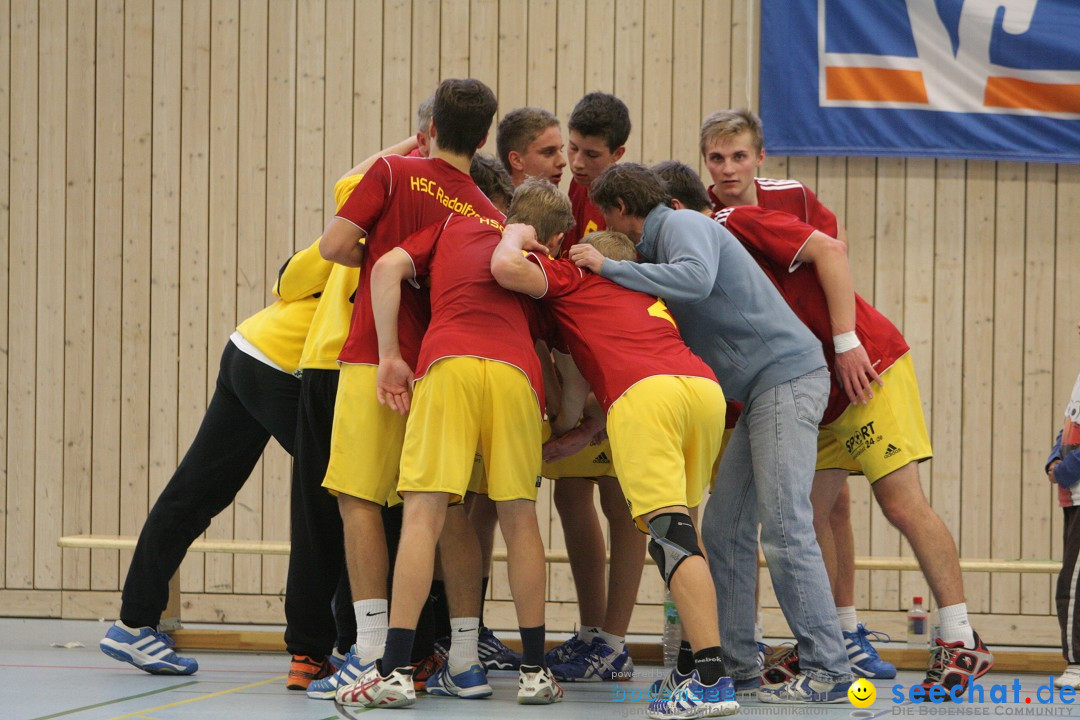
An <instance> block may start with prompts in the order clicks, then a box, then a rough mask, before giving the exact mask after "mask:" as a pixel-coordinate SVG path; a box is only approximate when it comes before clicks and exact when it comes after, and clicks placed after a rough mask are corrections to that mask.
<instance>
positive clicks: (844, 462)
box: [715, 205, 932, 482]
mask: <svg viewBox="0 0 1080 720" xmlns="http://www.w3.org/2000/svg"><path fill="white" fill-rule="evenodd" d="M715 219H716V221H717V222H719V223H720V224H721V225H724V226H725V227H726V228H727V229H728V230H729V231H730V232H731V233H732V234H733V235H734V236H735V237H737V238H738V239H739V241H740V242H742V244H743V246H744V247H746V249H747V250H748V251H749V252H750V254H751V255H752V256H753V257H754V259H755V260H757V262H758V264H759V265H760V266H761V267H762V269H763V270H764V271H765V274H766V275H768V276H769V278H770V279H771V280H772V281H773V283H774V284H775V285H776V287H777V289H779V290H780V294H781V295H783V296H784V299H785V300H787V302H788V305H790V306H791V309H792V310H794V311H795V314H796V315H798V316H799V319H800V320H802V321H803V323H805V324H806V326H807V327H808V328H810V331H811V332H813V333H814V335H815V336H817V338H818V339H819V340H821V345H822V349H823V350H824V352H825V361H826V363H827V364H828V366H829V370H830V372H833V368H834V365H835V362H836V353H835V350H834V349H833V344H832V324H831V322H830V320H829V307H828V304H827V302H826V300H825V291H824V290H823V289H822V287H821V283H820V281H819V280H818V276H817V272H816V271H815V269H814V267H813V266H812V264H804V263H800V262H799V261H798V260H796V259H795V258H796V256H797V255H798V254H799V251H800V250H802V248H803V246H804V245H805V244H806V241H807V240H808V239H809V238H810V235H811V234H812V233H813V232H814V228H813V227H811V226H810V225H808V224H806V223H804V222H801V221H799V220H798V218H796V217H794V216H792V215H790V214H788V213H784V212H776V211H773V210H766V209H764V208H761V207H757V206H754V205H744V206H740V207H732V208H727V209H725V210H722V211H720V212H718V213H716V215H715ZM855 334H856V335H857V336H858V338H859V341H860V342H861V343H862V345H863V347H864V348H865V349H866V354H867V356H868V357H869V359H870V363H871V364H872V365H873V367H874V369H875V370H877V372H878V374H880V375H881V377H882V380H883V381H884V387H878V388H874V397H873V399H872V400H870V402H869V403H868V404H867V405H851V404H850V402H849V400H848V397H847V394H846V393H845V392H844V390H843V388H842V387H840V384H839V383H838V382H837V381H836V374H835V372H833V383H832V388H831V389H830V392H829V404H828V406H827V407H826V408H825V413H824V415H823V416H822V420H821V429H822V433H821V435H820V437H819V438H818V469H819V470H822V469H828V468H840V469H846V470H849V471H851V472H862V473H863V474H864V475H866V477H867V479H868V480H869V481H870V482H874V481H876V480H878V479H879V478H881V477H884V476H885V475H888V474H889V473H891V472H893V471H894V470H898V469H899V468H901V467H903V466H904V465H907V464H908V463H910V462H912V461H916V460H925V459H926V458H929V457H931V455H932V451H931V449H930V440H929V437H928V435H927V432H926V423H925V421H924V419H923V414H922V403H921V400H920V398H919V388H918V383H917V382H916V380H915V372H914V369H913V367H912V364H911V358H910V356H909V355H908V349H909V348H908V345H907V343H906V342H905V341H904V336H903V335H901V334H900V331H899V330H897V329H896V326H894V325H893V324H892V323H891V322H889V320H888V318H886V317H885V316H884V315H882V314H881V313H880V312H878V311H877V309H875V308H874V306H872V305H871V304H870V303H868V302H866V301H865V300H864V299H863V298H862V297H861V296H859V295H858V294H856V295H855Z"/></svg>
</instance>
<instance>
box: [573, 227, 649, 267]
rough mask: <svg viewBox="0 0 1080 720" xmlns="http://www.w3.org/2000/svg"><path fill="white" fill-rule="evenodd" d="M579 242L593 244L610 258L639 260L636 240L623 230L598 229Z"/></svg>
mask: <svg viewBox="0 0 1080 720" xmlns="http://www.w3.org/2000/svg"><path fill="white" fill-rule="evenodd" d="M579 242H583V243H588V244H589V245H592V246H593V247H594V248H596V249H597V250H598V251H599V252H600V254H601V255H603V256H604V257H606V258H607V259H608V260H637V248H635V247H634V242H633V241H632V240H631V239H630V238H628V237H627V236H626V235H623V234H622V233H621V232H615V231H614V230H598V231H596V232H592V233H589V234H588V235H586V236H585V237H583V238H581V240H580V241H579Z"/></svg>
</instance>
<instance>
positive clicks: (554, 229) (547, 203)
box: [506, 178, 574, 245]
mask: <svg viewBox="0 0 1080 720" xmlns="http://www.w3.org/2000/svg"><path fill="white" fill-rule="evenodd" d="M506 215H507V217H506V222H507V224H510V223H524V224H525V225H532V226H533V228H534V229H535V230H536V237H537V239H538V240H539V241H540V242H542V243H544V244H545V245H546V244H547V243H549V242H550V241H551V239H552V238H553V237H555V236H556V235H558V234H559V233H564V232H566V231H567V230H569V229H570V228H572V227H574V211H573V209H572V208H571V207H570V198H568V197H567V196H566V195H565V194H564V193H563V192H562V191H560V190H559V188H557V187H555V186H554V185H552V184H551V183H550V182H549V181H547V180H542V179H540V178H530V179H528V180H526V181H525V182H523V183H522V184H521V185H519V186H518V188H517V190H516V191H515V192H514V199H513V201H512V202H511V203H510V209H509V210H508V211H507V213H506Z"/></svg>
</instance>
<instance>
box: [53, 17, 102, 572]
mask: <svg viewBox="0 0 1080 720" xmlns="http://www.w3.org/2000/svg"><path fill="white" fill-rule="evenodd" d="M65 42H66V44H67V48H68V56H67V80H68V84H67V93H66V108H65V114H66V115H67V127H66V131H67V157H66V162H67V188H66V198H65V200H66V202H65V205H66V207H65V213H64V216H65V227H64V245H65V247H64V258H65V262H64V276H65V279H64V289H65V292H64V296H65V299H64V304H65V312H64V349H63V358H64V384H63V393H64V397H63V407H64V428H63V434H62V437H61V441H62V443H63V466H64V473H63V476H62V478H61V479H62V486H63V487H62V492H63V496H64V505H63V513H61V515H62V517H61V518H60V520H61V521H62V524H63V532H64V534H65V535H69V534H70V535H73V534H76V533H88V532H90V488H91V474H90V462H91V434H92V429H93V427H94V425H93V389H94V365H93V355H94V274H93V273H92V272H87V271H86V269H87V268H92V267H93V266H94V244H93V243H92V242H88V241H87V240H88V237H89V236H90V235H91V233H92V231H93V227H94V124H93V122H92V121H91V118H92V117H93V114H94V74H95V62H94V45H95V42H96V40H95V37H94V6H93V5H92V4H90V3H76V4H74V5H72V6H71V7H70V8H69V12H68V24H67V38H66V39H65ZM61 587H65V588H73V589H74V588H78V589H83V590H88V589H90V551H89V550H65V551H64V553H63V577H62V582H61Z"/></svg>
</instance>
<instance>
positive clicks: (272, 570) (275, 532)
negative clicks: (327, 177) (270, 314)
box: [241, 0, 381, 593]
mask: <svg viewBox="0 0 1080 720" xmlns="http://www.w3.org/2000/svg"><path fill="white" fill-rule="evenodd" d="M255 4H258V0H255ZM241 12H242V13H243V11H241ZM358 12H359V8H358ZM267 14H268V17H267V22H266V25H267V28H266V36H267V40H266V45H267V56H266V80H267V85H266V210H265V217H266V226H265V233H266V263H267V267H266V272H267V276H268V278H275V279H276V277H277V271H278V268H280V267H281V265H282V264H283V263H284V262H285V261H286V260H287V259H288V258H289V256H290V255H292V253H293V251H294V250H297V249H299V247H298V246H300V245H305V246H306V244H307V243H308V241H309V240H310V238H307V237H301V238H299V239H298V240H297V239H295V238H296V235H295V233H294V232H293V224H294V223H293V219H294V213H295V207H296V206H295V205H294V203H293V202H292V200H293V196H294V182H295V168H296V165H295V160H296V158H295V150H296V136H295V132H294V131H295V125H296V66H295V56H296V47H297V43H296V13H295V12H294V7H293V5H292V4H291V3H289V2H287V0H277V2H276V3H274V4H272V5H271V6H270V8H269V11H268V13H267ZM375 35H378V33H375ZM376 44H377V42H376ZM361 54H362V53H361V52H357V55H358V56H360V55H361ZM375 77H376V82H381V78H380V73H379V72H378V66H377V65H376V66H375ZM354 105H362V101H361V98H357V99H356V102H355V103H354ZM362 106H363V105H362ZM378 112H379V110H378V108H376V113H377V114H378ZM376 117H377V115H376ZM362 130H363V131H364V132H374V133H375V136H374V139H375V142H378V140H379V137H378V133H379V122H376V123H375V124H374V126H373V127H370V128H363V129H362ZM268 281H269V280H268ZM269 282H272V281H269ZM265 299H266V300H267V301H269V299H270V298H269V296H266V297H265ZM290 469H291V459H290V458H289V456H288V455H287V454H286V453H285V451H284V450H281V449H280V448H278V447H277V445H276V443H271V444H270V449H269V451H268V452H267V453H264V454H263V486H262V505H263V538H264V539H268V540H270V539H273V540H287V539H288V538H289V498H290V487H291V480H292V474H291V470H290ZM287 569H288V559H287V558H282V557H269V556H265V557H263V576H262V582H263V585H262V591H263V592H264V593H278V592H283V591H284V588H285V578H286V574H287Z"/></svg>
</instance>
